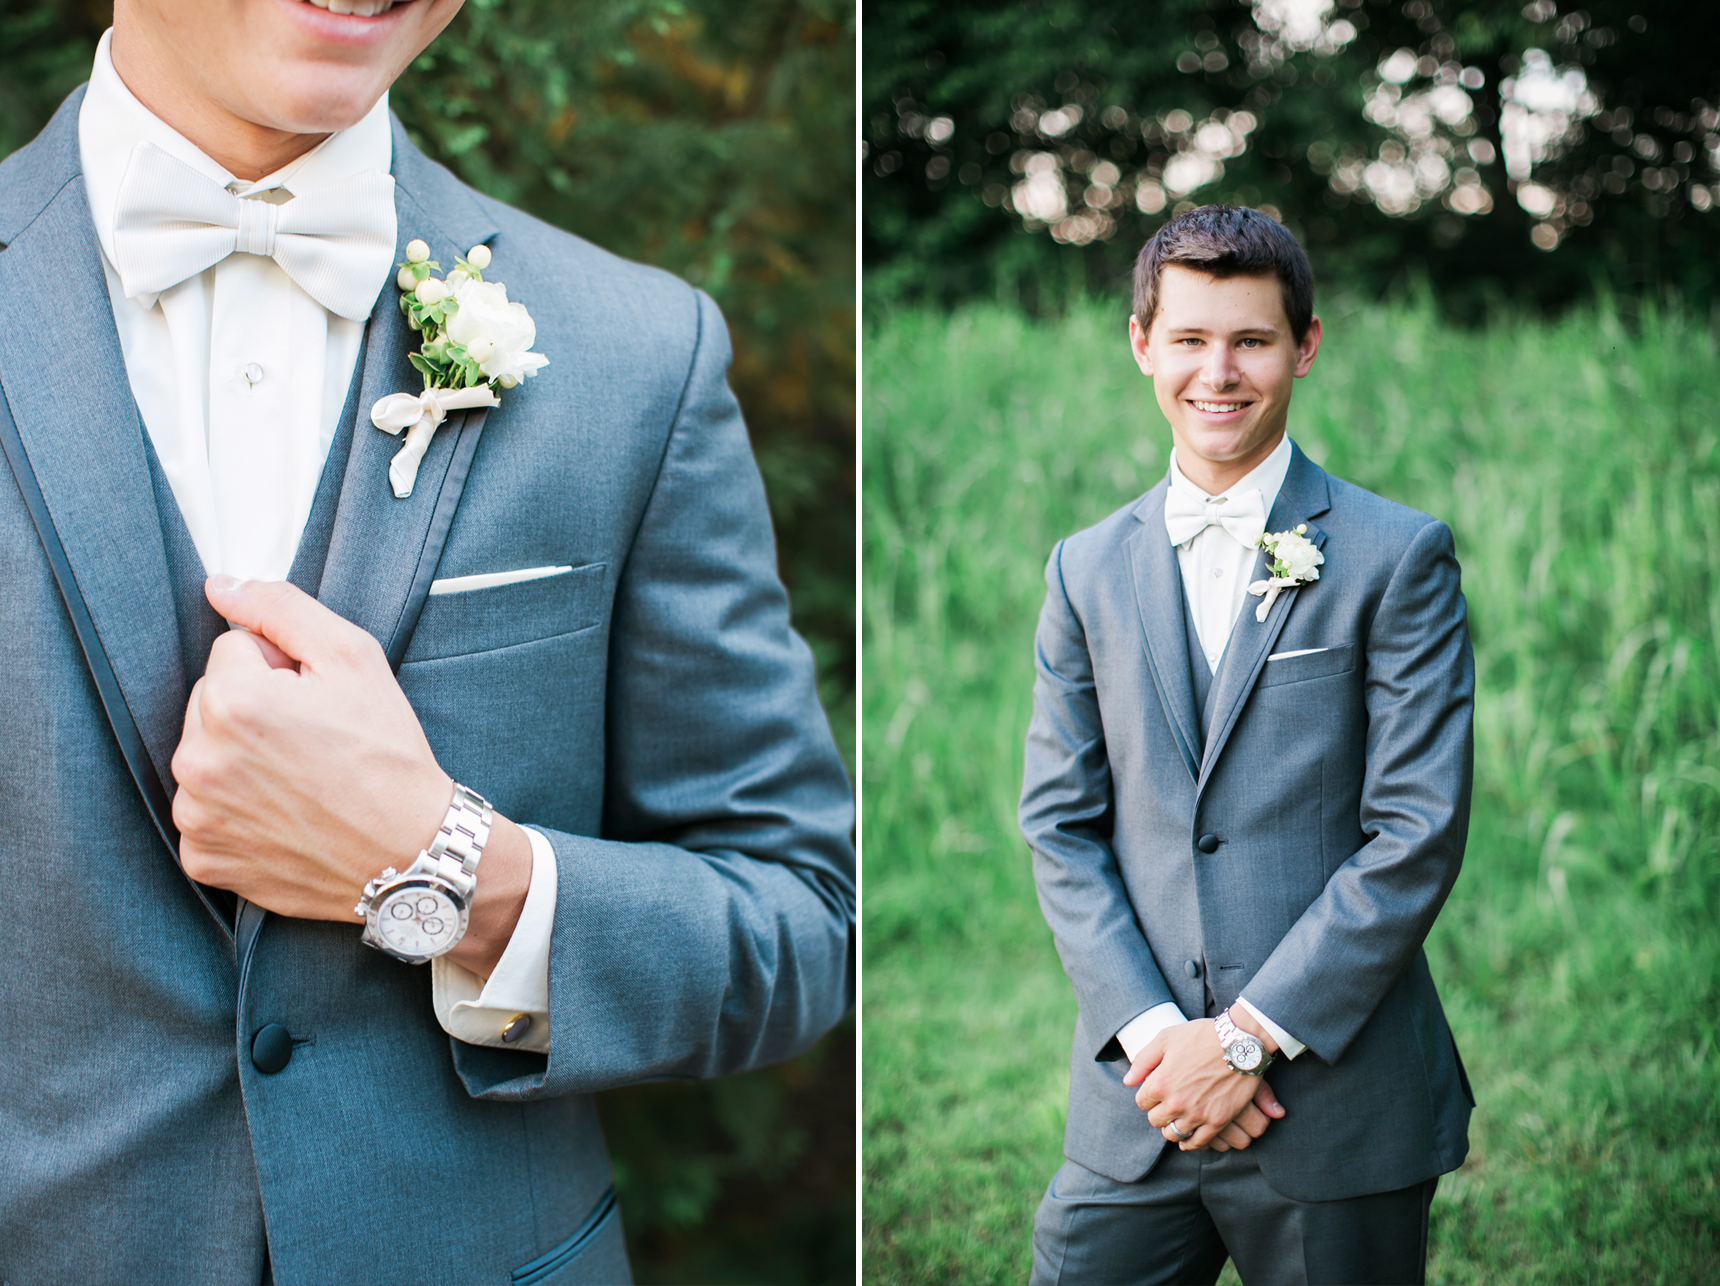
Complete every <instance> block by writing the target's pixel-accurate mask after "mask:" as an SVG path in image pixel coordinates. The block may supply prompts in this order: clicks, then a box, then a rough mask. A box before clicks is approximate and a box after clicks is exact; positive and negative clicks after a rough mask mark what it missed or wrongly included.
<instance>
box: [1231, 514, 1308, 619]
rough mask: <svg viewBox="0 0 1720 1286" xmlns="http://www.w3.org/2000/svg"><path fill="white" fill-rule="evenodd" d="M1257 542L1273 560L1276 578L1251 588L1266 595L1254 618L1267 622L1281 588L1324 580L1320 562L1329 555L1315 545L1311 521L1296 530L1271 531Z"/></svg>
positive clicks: (1269, 567) (1255, 593) (1269, 569)
mask: <svg viewBox="0 0 1720 1286" xmlns="http://www.w3.org/2000/svg"><path fill="white" fill-rule="evenodd" d="M1254 543H1255V544H1257V545H1259V546H1260V548H1262V549H1264V550H1265V551H1266V556H1267V557H1268V558H1270V559H1271V560H1272V561H1271V562H1270V563H1269V564H1268V566H1267V570H1268V571H1269V572H1271V573H1272V578H1271V579H1270V580H1257V581H1255V582H1254V583H1253V584H1252V585H1250V586H1249V587H1248V592H1249V593H1250V594H1253V595H1255V596H1256V597H1258V596H1259V595H1261V594H1264V595H1266V598H1265V600H1264V601H1263V602H1262V603H1261V604H1260V606H1259V607H1257V608H1255V609H1254V619H1255V620H1257V621H1264V620H1265V619H1266V613H1268V612H1270V611H1271V610H1272V604H1273V603H1274V602H1275V601H1276V600H1277V598H1278V594H1279V591H1281V590H1286V589H1289V588H1290V587H1291V586H1293V585H1303V584H1306V583H1307V582H1308V581H1311V580H1319V579H1320V564H1321V563H1323V562H1325V561H1326V555H1324V554H1322V553H1321V552H1320V551H1319V550H1318V549H1316V548H1314V542H1313V541H1311V540H1309V539H1308V524H1307V523H1303V524H1302V525H1301V526H1299V527H1297V528H1296V530H1295V531H1280V532H1276V533H1274V532H1267V533H1266V534H1265V535H1263V536H1261V537H1260V539H1259V540H1257V541H1255V542H1254Z"/></svg>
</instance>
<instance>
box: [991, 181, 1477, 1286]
mask: <svg viewBox="0 0 1720 1286" xmlns="http://www.w3.org/2000/svg"><path fill="white" fill-rule="evenodd" d="M1134 303H1135V310H1134V316H1133V317H1132V318H1131V320H1130V323H1129V335H1130V342H1131V346H1132V348H1133V351H1134V356H1135V360H1136V362H1137V363H1138V364H1139V366H1140V368H1141V371H1142V373H1143V374H1145V375H1147V376H1149V377H1150V378H1151V379H1152V381H1153V390H1154V393H1155V395H1156V396H1157V398H1158V403H1159V407H1160V409H1161V410H1162V411H1163V412H1164V414H1165V418H1166V419H1167V420H1169V421H1170V425H1171V435H1172V438H1173V440H1174V442H1175V449H1174V451H1173V452H1172V456H1171V465H1170V472H1169V476H1168V478H1167V479H1166V480H1165V481H1164V482H1162V483H1160V484H1159V485H1158V486H1157V487H1155V488H1154V489H1153V490H1152V491H1150V492H1148V493H1147V494H1146V495H1145V496H1144V497H1142V498H1141V499H1140V500H1138V501H1136V502H1134V503H1132V504H1130V505H1129V506H1128V507H1127V508H1125V509H1122V510H1120V511H1118V512H1117V513H1115V514H1113V515H1112V516H1111V517H1109V518H1107V519H1105V520H1104V521H1103V522H1101V523H1100V524H1099V525H1098V526H1096V527H1092V528H1090V529H1088V530H1086V531H1083V532H1079V533H1077V534H1076V535H1074V536H1071V537H1069V538H1068V539H1067V540H1064V541H1062V542H1061V543H1059V544H1058V546H1057V548H1056V549H1055V550H1054V551H1053V552H1052V555H1051V560H1050V564H1049V565H1048V567H1047V568H1046V581H1047V584H1048V587H1049V591H1048V593H1047V595H1046V600H1045V608H1044V611H1043V613H1042V614H1041V616H1040V621H1039V632H1038V638H1037V642H1036V653H1037V663H1038V681H1037V683H1036V685H1035V688H1034V714H1033V721H1032V725H1031V728H1030V730H1029V732H1028V740H1027V760H1026V780H1025V784H1024V786H1023V790H1022V800H1021V826H1022V830H1023V832H1024V833H1025V835H1026V837H1027V841H1028V843H1029V845H1030V846H1031V848H1032V850H1033V858H1034V875H1035V879H1036V882H1037V884H1038V889H1039V900H1040V906H1041V907H1042V908H1043V910H1044V913H1045V918H1046V920H1047V921H1048V922H1049V924H1050V926H1051V930H1052V933H1053V935H1054V937H1055V939H1056V943H1057V949H1058V952H1059V953H1060V955H1061V956H1062V959H1063V965H1064V968H1065V969H1066V970H1067V971H1068V974H1069V977H1070V980H1071V981H1072V982H1073V983H1074V987H1075V995H1076V1000H1077V1002H1078V1004H1079V1009H1080V1015H1079V1018H1078V1021H1077V1025H1076V1031H1075V1042H1074V1050H1073V1055H1072V1064H1071V1086H1070V1094H1069V1116H1068V1126H1067V1131H1066V1133H1065V1136H1064V1149H1063V1150H1064V1155H1065V1157H1066V1158H1067V1160H1066V1163H1065V1164H1064V1166H1063V1167H1062V1169H1061V1170H1059V1171H1058V1172H1057V1175H1056V1177H1055V1178H1054V1179H1053V1180H1052V1182H1051V1185H1050V1187H1049V1189H1048V1190H1047V1192H1046V1194H1045V1198H1044V1200H1043V1201H1042V1202H1041V1204H1040V1207H1039V1212H1038V1215H1037V1217H1036V1219H1035V1223H1034V1233H1033V1281H1034V1282H1035V1283H1039V1284H1046V1283H1054V1282H1068V1283H1077V1282H1085V1283H1097V1282H1106V1283H1119V1282H1127V1283H1149V1282H1212V1281H1216V1280H1217V1278H1218V1275H1219V1272H1220V1271H1221V1270H1222V1268H1223V1267H1224V1263H1225V1260H1226V1258H1227V1257H1229V1258H1232V1259H1234V1260H1235V1262H1236V1265H1237V1269H1238V1271H1239V1272H1240V1274H1241V1276H1242V1278H1243V1280H1244V1281H1245V1282H1247V1283H1248V1284H1249V1286H1259V1284H1261V1283H1286V1284H1288V1283H1302V1282H1305V1283H1320V1282H1350V1283H1387V1282H1393V1283H1395V1282H1419V1281H1421V1280H1423V1276H1424V1273H1425V1262H1426V1250H1427V1214H1428V1206H1429V1203H1430V1202H1431V1200H1432V1197H1433V1189H1434V1184H1435V1182H1436V1181H1437V1178H1438V1176H1439V1175H1440V1174H1442V1173H1445V1172H1446V1171H1449V1170H1452V1169H1455V1168H1456V1167H1457V1166H1458V1164H1460V1163H1461V1162H1462V1160H1463V1157H1464V1154H1465V1152H1466V1151H1467V1147H1468V1142H1467V1134H1466V1131H1467V1126H1468V1120H1469V1112H1470V1108H1471V1107H1472V1106H1473V1099H1472V1097H1471V1095H1470V1092H1469V1086H1468V1082H1467V1080H1466V1078H1465V1075H1464V1071H1463V1065H1462V1063H1461V1061H1460V1060H1459V1058H1458V1055H1457V1048H1456V1045H1455V1043H1454V1042H1453V1040H1452V1037H1451V1032H1450V1030H1449V1028H1448V1027H1447V1026H1446V1022H1445V1017H1444V1014H1443V1012H1442V1011H1441V1009H1440V1004H1439V997H1438V995H1437V994H1436V993H1435V991H1434V986H1433V980H1432V977H1431V976H1430V974H1429V972H1428V966H1427V960H1426V957H1425V956H1424V955H1423V953H1422V949H1421V948H1422V942H1423V940H1424V939H1425V938H1426V936H1427V932H1428V929H1429V927H1430V926H1431V925H1432V923H1433V919H1434V917H1435V916H1436V915H1437V914H1438V912H1439V908H1440V906H1441V904H1442V903H1443V902H1444V900H1445V897H1446V895H1447V894H1448V893H1449V892H1450V891H1451V886H1452V883H1453V881H1454V880H1455V879H1456V878H1457V871H1458V866H1459V865H1460V863H1461V861H1462V857H1463V846H1464V839H1465V834H1466V831H1467V827H1468V815H1469V791H1470V771H1471V766H1470V765H1471V730H1470V713H1471V705H1472V697H1473V690H1474V675H1473V665H1472V661H1471V657H1470V649H1469V635H1468V629H1467V625H1466V621H1465V609H1464V602H1463V596H1462V593H1461V592H1460V590H1459V588H1458V567H1457V561H1456V558H1455V556H1454V551H1453V546H1452V539H1451V533H1450V531H1449V530H1447V528H1446V527H1445V525H1444V524H1443V523H1440V522H1438V521H1436V520H1434V519H1432V518H1429V517H1428V516H1426V515H1425V514H1420V513H1416V512H1415V511H1413V510H1410V509H1406V508H1404V507H1403V506H1401V505H1396V504H1393V503H1392V502H1390V501H1387V500H1383V499H1381V498H1380V497H1378V496H1374V495H1371V494H1369V493H1368V492H1365V491H1362V490H1360V489H1359V488H1357V487H1354V486H1351V485H1350V484H1348V483H1345V482H1341V481H1339V480H1338V479H1336V478H1333V477H1330V476H1328V475H1327V474H1326V473H1324V472H1323V471H1322V470H1321V469H1320V468H1319V467H1318V466H1317V465H1315V464H1314V463H1313V462H1312V461H1310V460H1309V459H1308V458H1307V457H1306V456H1305V455H1303V454H1302V453H1301V451H1300V450H1298V449H1297V448H1296V447H1295V445H1294V444H1293V443H1292V442H1291V441H1290V440H1289V439H1288V438H1287V437H1286V436H1285V422H1286V417H1287V415H1288V413H1289V409H1290V396H1291V392H1292V389H1293V386H1294V382H1295V380H1297V379H1298V378H1300V377H1302V376H1304V375H1306V374H1307V373H1308V371H1309V369H1310V368H1311V367H1312V366H1313V363H1314V358H1315V355H1316V353H1317V351H1318V349H1319V346H1320V337H1321V332H1320V322H1319V319H1318V318H1317V317H1315V316H1314V315H1313V274H1312V272H1311V271H1310V269H1309V266H1308V261H1307V258H1306V256H1305V255H1304V254H1303V252H1302V249H1301V247H1300V246H1299V245H1297V244H1296V241H1295V239H1294V238H1293V237H1292V236H1291V235H1290V234H1289V233H1288V232H1287V231H1285V229H1284V228H1283V227H1282V226H1281V225H1280V224H1278V223H1277V222H1276V221H1274V220H1272V219H1270V218H1268V217H1266V216H1265V215H1262V214H1259V213H1257V212H1256V211H1253V210H1246V209H1234V208H1230V207H1225V206H1206V207H1203V208H1200V209H1196V210H1193V211H1191V212H1189V213H1186V214H1184V215H1181V216H1179V217H1177V218H1175V219H1173V220H1171V221H1170V222H1169V223H1167V224H1166V225H1165V226H1164V227H1163V228H1161V229H1160V230H1159V232H1158V233H1157V234H1156V235H1155V236H1154V237H1153V239H1152V240H1151V241H1149V242H1148V243H1147V245H1146V247H1145V249H1143V250H1142V252H1141V255H1140V258H1139V261H1138V262H1137V265H1136V271H1135V301H1134ZM1263 536H1264V538H1265V542H1266V546H1267V548H1268V549H1269V550H1270V552H1265V553H1263V552H1262V550H1261V547H1260V545H1261V540H1262V537H1263Z"/></svg>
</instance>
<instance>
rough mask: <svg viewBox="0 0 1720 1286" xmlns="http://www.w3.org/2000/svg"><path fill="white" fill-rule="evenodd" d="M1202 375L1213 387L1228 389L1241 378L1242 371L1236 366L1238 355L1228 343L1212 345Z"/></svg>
mask: <svg viewBox="0 0 1720 1286" xmlns="http://www.w3.org/2000/svg"><path fill="white" fill-rule="evenodd" d="M1201 375H1202V377H1203V378H1204V379H1205V380H1206V382H1207V384H1208V385H1209V386H1210V387H1212V388H1213V389H1227V388H1229V387H1230V386H1231V385H1233V384H1235V383H1236V382H1237V381H1238V380H1239V379H1241V372H1240V371H1238V370H1237V368H1236V356H1235V354H1233V353H1232V352H1231V351H1230V346H1229V345H1228V344H1214V345H1213V346H1212V350H1211V353H1210V355H1209V356H1208V357H1207V359H1206V364H1205V366H1204V367H1203V368H1202V370H1201Z"/></svg>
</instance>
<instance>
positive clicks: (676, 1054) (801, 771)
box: [452, 295, 855, 1100]
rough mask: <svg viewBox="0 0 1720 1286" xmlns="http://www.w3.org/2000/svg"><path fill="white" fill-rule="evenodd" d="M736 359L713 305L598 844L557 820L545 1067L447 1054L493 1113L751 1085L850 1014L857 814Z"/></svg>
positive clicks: (643, 524) (637, 570)
mask: <svg viewBox="0 0 1720 1286" xmlns="http://www.w3.org/2000/svg"><path fill="white" fill-rule="evenodd" d="M729 355H730V351H729V343H728V335H727V331H726V329H725V327H724V326H723V322H722V318H721V316H720V314H719V313H718V312H717V308H716V305H715V304H714V303H712V302H711V301H710V300H709V299H708V298H706V297H705V296H703V295H700V296H699V338H698V343H697V346H696V348H695V351H694V354H693V358H692V363H691V369H690V370H689V372H688V375H687V383H686V387H685V390H684V391H683V394H682V397H681V402H680V406H679V408H678V410H677V412H676V415H675V420H674V424H673V427H672V429H671V431H670V434H669V438H668V442H667V446H666V448H665V450H664V454H663V458H662V460H661V463H660V465H659V471H658V476H657V480H656V483H655V485H654V487H653V490H652V493H651V497H650V499H649V501H648V502H647V504H646V506H645V510H644V514H643V517H642V519H641V521H640V525H639V529H638V532H637V534H636V535H635V537H634V539H633V543H632V546H631V549H630V551H629V553H628V556H627V560H626V563H625V565H624V566H623V568H622V570H621V573H620V576H619V580H618V586H617V590H616V600H615V607H614V614H613V617H612V625H611V633H610V642H609V671H608V688H607V714H606V728H605V746H606V754H607V762H606V764H605V769H604V781H605V787H604V827H603V829H604V837H603V838H592V837H590V836H585V835H571V834H567V833H565V832H561V831H555V830H550V829H547V828H542V829H543V833H544V835H545V836H546V837H547V838H548V839H549V841H550V843H551V845H552V846H553V847H554V849H555V855H556V869H557V887H556V913H555V929H554V933H553V936H552V940H551V945H550V957H549V1012H550V1043H549V1052H548V1054H547V1056H546V1055H535V1054H523V1053H518V1052H515V1051H512V1050H505V1051H504V1050H498V1049H490V1048H486V1047H482V1046H476V1045H468V1044H465V1043H463V1042H460V1041H454V1042H452V1043H453V1046H454V1058H455V1066H456V1068H457V1070H458V1071H459V1073H460V1075H461V1077H462V1078H463V1080H464V1081H465V1084H466V1087H467V1089H468V1091H469V1092H471V1093H473V1094H474V1095H476V1096H477V1097H479V1098H486V1099H502V1100H518V1099H531V1098H539V1097H544V1096H549V1095H556V1094H570V1093H587V1092H591V1091H595V1090H601V1089H607V1088H611V1087H614V1086H619V1085H624V1084H629V1083H633V1082H639V1081H649V1080H664V1079H690V1078H697V1077H709V1076H722V1075H726V1074H729V1073H733V1072H739V1071H743V1070H745V1069H747V1068H750V1067H755V1066H758V1065H760V1064H764V1063H770V1062H775V1061H779V1060H781V1059H785V1058H790V1057H792V1056H794V1055H796V1054H798V1053H800V1052H801V1051H802V1050H804V1049H805V1048H806V1047H807V1046H808V1045H810V1044H811V1043H812V1042H813V1041H814V1040H816V1039H817V1038H818V1037H819V1036H820V1035H822V1034H823V1033H824V1032H825V1031H827V1030H828V1029H829V1028H830V1027H831V1026H833V1025H834V1024H835V1023H836V1022H837V1021H838V1019H840V1018H841V1017H842V1015H843V1014H844V1013H845V1012H846V1011H847V1009H848V1007H849V1005H850V1003H851V1001H852V972H851V961H852V947H851V941H850V938H851V934H850V930H851V927H852V925H853V921H854V907H855V903H854V852H853V846H852V842H851V838H850V836H851V832H852V827H853V820H854V818H853V798H852V793H851V791H850V789H849V785H848V781H847V777H846V775H845V773H844V771H843V768H842V762H841V758H840V756H839V755H838V754H837V751H836V747H835V744H834V742H833V741H832V739H831V736H830V728H829V724H828V722H827V721H826V719H825V716H824V711H823V709H822V708H821V707H820V705H819V702H818V695H817V690H816V686H815V674H814V667H813V660H812V655H811V653H810V651H809V650H808V648H807V646H806V644H805V643H804V642H802V641H801V639H800V638H799V637H798V636H797V635H796V634H795V633H794V632H793V630H792V629H791V628H790V626H789V619H788V599H787V595H786V594H785V592H784V590H783V587H782V584H781V582H780V581H779V580H778V579H777V574H776V557H775V545H774V542H773V538H772V533H771V526H770V518H769V514H768V511H767V509H766V506H765V497H764V488H763V484H762V483H761V481H760V478H759V474H758V469H757V467H756V465H755V464H754V462H753V458H752V452H751V449H750V447H749V445H748V442H747V435H746V428H745V425H744V424H743V423H742V421H741V414H740V408H739V406H738V405H737V403H736V402H735V399H734V395H733V394H732V393H731V392H730V391H729V389H728V386H727V384H726V382H725V372H726V370H727V368H728V364H729ZM526 820H528V821H529V820H530V819H526Z"/></svg>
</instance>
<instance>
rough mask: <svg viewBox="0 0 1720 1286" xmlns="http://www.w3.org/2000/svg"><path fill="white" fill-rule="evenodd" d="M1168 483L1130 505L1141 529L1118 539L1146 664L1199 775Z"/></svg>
mask: <svg viewBox="0 0 1720 1286" xmlns="http://www.w3.org/2000/svg"><path fill="white" fill-rule="evenodd" d="M1167 489H1168V484H1161V485H1159V486H1157V487H1155V488H1153V490H1151V491H1149V492H1148V493H1147V494H1146V496H1145V497H1143V498H1142V500H1141V503H1140V504H1138V505H1136V506H1135V518H1136V519H1137V520H1138V521H1139V522H1140V524H1141V526H1140V529H1139V530H1138V531H1136V532H1134V533H1133V534H1132V535H1131V536H1130V537H1129V538H1128V540H1126V541H1124V542H1123V550H1124V556H1125V558H1126V559H1127V560H1128V564H1129V581H1130V585H1131V587H1132V588H1133V590H1134V594H1135V609H1136V611H1137V612H1139V614H1140V618H1141V632H1142V634H1143V635H1144V636H1145V638H1146V650H1147V668H1148V669H1149V670H1150V671H1151V672H1152V676H1153V685H1154V686H1155V687H1156V688H1157V689H1158V693H1159V701H1160V702H1161V703H1162V704H1163V705H1164V708H1165V718H1166V719H1167V720H1168V721H1169V722H1170V725H1171V733H1172V735H1173V736H1174V737H1175V739H1176V743H1177V749H1178V750H1180V751H1181V752H1182V757H1183V764H1184V766H1185V767H1187V768H1188V775H1189V776H1190V777H1198V776H1199V764H1200V750H1199V748H1200V745H1201V737H1200V732H1199V729H1200V724H1199V722H1198V717H1197V713H1196V710H1195V703H1194V689H1193V688H1192V687H1191V686H1190V685H1189V655H1188V629H1187V626H1186V624H1185V623H1184V620H1183V606H1182V604H1183V590H1182V570H1181V569H1180V568H1179V567H1178V566H1177V555H1176V548H1175V546H1173V545H1172V544H1171V542H1170V537H1169V535H1168V534H1167V533H1166V531H1165V492H1166V490H1167Z"/></svg>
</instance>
